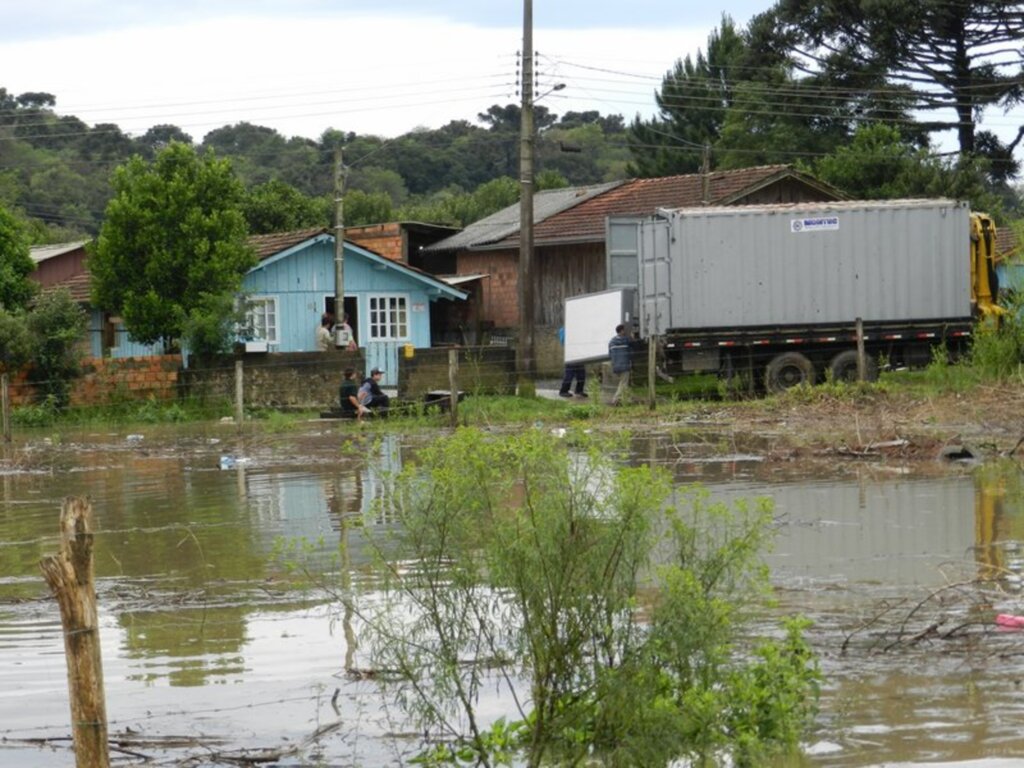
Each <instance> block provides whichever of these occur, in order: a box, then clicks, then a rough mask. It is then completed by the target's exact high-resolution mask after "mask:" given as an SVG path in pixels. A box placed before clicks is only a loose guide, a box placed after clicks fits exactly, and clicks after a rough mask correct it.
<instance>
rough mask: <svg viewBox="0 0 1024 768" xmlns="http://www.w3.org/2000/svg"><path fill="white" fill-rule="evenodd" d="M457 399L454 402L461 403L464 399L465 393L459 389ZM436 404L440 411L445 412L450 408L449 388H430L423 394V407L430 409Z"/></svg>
mask: <svg viewBox="0 0 1024 768" xmlns="http://www.w3.org/2000/svg"><path fill="white" fill-rule="evenodd" d="M457 397H458V400H457V401H456V402H459V403H461V402H462V401H463V400H465V399H466V393H465V392H463V391H462V390H459V392H458V394H457ZM434 406H436V407H437V408H438V409H440V411H441V413H447V412H448V411H450V410H451V409H452V392H451V390H450V389H432V390H430V391H429V392H427V393H426V394H424V395H423V407H424V409H428V410H429V409H430V408H432V407H434Z"/></svg>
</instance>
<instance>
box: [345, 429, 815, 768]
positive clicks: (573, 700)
mask: <svg viewBox="0 0 1024 768" xmlns="http://www.w3.org/2000/svg"><path fill="white" fill-rule="evenodd" d="M566 437H567V438H571V439H558V438H556V437H553V436H551V435H550V434H549V433H548V432H547V431H546V430H527V431H525V432H523V433H522V434H519V435H515V436H506V437H500V436H495V435H488V434H484V433H482V432H479V431H476V430H469V429H462V430H459V431H457V432H456V433H455V434H454V435H452V436H450V437H447V438H445V439H442V440H439V441H437V442H436V443H435V444H433V445H432V446H431V447H429V448H427V449H426V450H424V451H422V452H421V453H420V456H419V463H418V464H417V465H416V466H407V467H406V468H405V469H404V470H403V471H402V472H401V473H400V474H399V475H398V476H396V477H393V478H391V479H390V480H389V493H387V494H386V496H385V502H386V504H387V506H388V510H387V514H388V515H389V517H390V518H391V519H393V520H395V521H396V522H397V523H398V525H397V526H396V530H397V533H396V534H395V535H396V539H397V540H396V541H389V542H386V543H385V542H383V541H379V542H377V543H378V544H379V545H380V546H379V551H380V552H381V555H382V557H381V565H382V567H383V569H384V573H385V584H386V588H385V594H386V599H385V600H384V601H383V603H381V602H380V601H379V600H374V601H372V602H371V603H369V604H368V605H367V606H365V607H361V608H360V607H359V601H358V598H355V604H356V606H357V607H356V610H358V611H359V612H360V614H361V616H362V619H363V622H364V630H363V631H364V633H365V634H364V639H365V640H368V641H369V647H370V649H371V650H370V653H371V657H372V660H373V663H374V666H375V667H376V668H378V669H381V670H387V671H388V673H389V674H388V675H387V676H386V677H387V679H386V680H385V681H384V682H382V685H384V686H385V690H386V691H387V692H388V693H390V694H392V695H393V696H394V698H395V700H396V701H397V703H398V704H400V705H401V706H402V708H403V709H404V710H405V712H406V713H407V714H408V715H410V716H411V717H412V718H413V719H414V720H415V722H416V724H417V726H419V727H420V728H423V729H424V730H425V731H426V732H428V733H431V734H434V735H435V736H436V739H435V740H434V743H433V744H432V746H431V747H430V748H428V749H427V750H426V751H424V753H423V754H422V755H421V756H420V762H423V763H426V764H442V763H449V764H451V763H459V762H462V763H476V764H480V765H498V764H510V763H511V762H513V761H516V762H517V763H519V764H525V765H528V766H539V765H542V764H562V763H565V764H567V765H571V764H579V763H580V762H581V761H584V760H587V759H589V758H591V757H599V758H600V759H601V760H602V761H603V762H604V764H608V765H666V764H667V763H669V762H670V761H671V760H673V759H676V758H690V759H693V760H697V761H710V760H714V759H716V758H718V757H724V756H728V758H729V759H731V760H732V761H733V762H734V763H735V764H737V765H749V764H753V763H754V761H757V760H760V759H762V758H763V757H764V756H766V755H768V754H770V753H772V752H776V751H778V750H791V749H795V748H796V747H797V744H798V742H799V739H800V737H801V735H802V734H803V733H804V732H805V730H806V728H807V727H808V726H809V724H810V720H811V717H812V716H813V712H814V707H815V702H816V693H817V682H818V672H817V664H816V661H815V659H814V657H813V655H812V654H811V652H810V651H809V649H808V647H807V646H806V644H805V643H804V642H803V638H802V634H801V630H802V627H803V625H802V624H800V623H799V622H793V623H790V624H789V625H788V628H787V632H786V635H785V638H784V639H782V640H774V641H773V640H768V641H764V642H763V643H761V644H760V645H759V646H757V647H756V648H755V649H753V650H752V651H751V650H750V649H748V650H747V652H746V653H744V652H742V651H741V649H739V648H737V644H736V638H737V636H738V634H739V630H740V627H741V625H742V623H743V621H744V619H745V618H746V617H748V616H749V615H750V613H751V609H752V608H753V607H755V605H756V603H757V602H758V601H759V600H761V599H762V598H764V597H765V596H766V593H767V589H768V581H767V570H766V568H765V567H764V565H763V563H762V562H761V560H760V557H759V554H760V552H761V551H762V550H763V548H764V547H765V546H766V544H767V543H768V539H769V536H770V527H769V525H770V522H771V510H770V507H769V505H768V504H767V503H758V504H738V505H735V506H732V507H728V506H725V505H722V504H715V503H711V501H710V500H709V498H708V497H707V495H706V494H705V493H703V492H701V491H699V490H694V489H688V490H686V491H679V490H676V491H674V490H673V488H672V485H671V482H670V478H669V476H668V474H667V473H666V472H665V471H663V470H661V469H658V468H652V467H646V466H641V467H628V466H621V465H619V464H618V463H616V462H615V461H614V457H615V456H616V455H618V453H617V450H616V449H615V447H614V446H610V445H609V444H608V443H607V442H601V441H598V440H596V439H594V438H592V437H590V436H588V435H585V434H583V433H582V432H574V433H573V434H571V435H567V436H566ZM496 680H500V681H501V682H502V684H503V685H504V686H506V687H507V689H508V690H509V691H510V692H511V695H510V696H509V709H510V710H513V711H514V715H513V717H512V718H511V719H510V722H508V723H506V721H505V720H498V721H497V722H494V723H492V724H487V723H486V722H484V719H483V718H482V716H481V713H480V712H479V711H478V709H477V706H478V702H479V696H480V693H481V690H482V689H483V687H484V686H485V685H486V686H491V687H493V686H494V685H495V684H496Z"/></svg>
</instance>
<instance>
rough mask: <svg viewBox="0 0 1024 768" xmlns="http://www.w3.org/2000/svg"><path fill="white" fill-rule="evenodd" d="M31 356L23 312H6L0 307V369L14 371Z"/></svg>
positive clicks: (29, 338) (30, 341)
mask: <svg viewBox="0 0 1024 768" xmlns="http://www.w3.org/2000/svg"><path fill="white" fill-rule="evenodd" d="M31 356H32V338H31V336H30V335H29V332H28V325H27V324H26V323H25V313H24V312H8V311H7V310H6V309H4V308H3V307H0V370H2V371H4V372H5V373H14V372H16V371H19V370H21V367H22V366H23V365H25V363H27V362H28V361H29V359H30V358H31Z"/></svg>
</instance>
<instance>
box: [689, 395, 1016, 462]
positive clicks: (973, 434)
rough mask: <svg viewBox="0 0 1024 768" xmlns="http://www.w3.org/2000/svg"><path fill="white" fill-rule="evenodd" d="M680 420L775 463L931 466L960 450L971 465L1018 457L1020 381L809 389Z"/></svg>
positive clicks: (712, 409)
mask: <svg viewBox="0 0 1024 768" xmlns="http://www.w3.org/2000/svg"><path fill="white" fill-rule="evenodd" d="M686 420H687V421H690V422H691V423H692V424H693V426H695V427H696V426H700V425H701V424H704V425H717V426H719V427H720V428H722V429H725V430H728V431H730V432H733V433H736V434H752V435H759V436H761V437H762V438H767V439H768V440H769V443H770V445H771V446H772V450H771V453H772V454H773V456H772V458H775V459H785V458H799V457H801V456H812V455H816V456H821V455H822V454H832V455H836V456H844V455H846V456H851V457H857V456H868V455H875V456H878V455H898V456H899V457H901V458H903V459H911V460H912V459H922V460H933V459H935V458H937V457H941V456H943V455H947V454H957V453H958V451H964V450H966V451H968V452H969V453H970V455H971V456H973V457H974V458H979V459H986V458H994V457H997V456H1013V457H1016V458H1021V457H1024V383H1020V382H1014V383H1011V384H1006V385H1000V386H978V387H975V388H974V389H973V390H972V391H970V392H969V393H945V394H940V395H929V396H921V395H916V394H909V393H906V392H899V391H897V392H878V391H870V392H866V393H858V394H849V395H843V396H841V397H837V396H834V395H830V394H827V393H820V392H815V391H814V390H811V391H810V392H808V393H805V394H799V393H794V394H793V395H786V396H783V397H780V398H775V399H768V400H761V401H752V402H739V403H716V404H711V405H708V406H701V407H700V408H698V409H696V410H695V411H694V413H693V414H692V416H690V417H687V419H686ZM964 458H967V457H966V456H964Z"/></svg>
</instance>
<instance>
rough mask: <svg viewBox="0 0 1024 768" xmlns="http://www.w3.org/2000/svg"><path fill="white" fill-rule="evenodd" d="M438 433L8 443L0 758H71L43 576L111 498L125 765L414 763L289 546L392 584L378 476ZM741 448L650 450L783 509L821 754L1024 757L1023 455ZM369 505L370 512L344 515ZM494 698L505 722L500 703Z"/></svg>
mask: <svg viewBox="0 0 1024 768" xmlns="http://www.w3.org/2000/svg"><path fill="white" fill-rule="evenodd" d="M424 439H429V437H428V436H419V437H417V436H405V437H397V436H391V437H386V438H384V439H383V440H380V439H376V438H368V437H362V436H359V435H355V434H354V433H353V432H352V430H351V427H344V426H343V427H339V426H336V425H319V424H314V425H311V426H310V427H309V429H306V430H303V431H302V432H301V434H295V433H291V432H288V433H282V434H280V435H274V434H270V435H267V436H263V437H261V438H260V439H258V440H255V439H249V440H241V439H239V438H237V437H236V436H235V435H234V433H233V430H232V428H231V427H229V426H220V425H208V426H206V427H201V428H197V427H190V428H187V429H175V430H167V429H164V430H157V429H154V430H149V431H146V432H141V433H139V434H124V433H120V432H110V433H98V432H93V433H85V432H83V433H81V434H65V435H62V436H61V437H60V438H59V439H47V438H46V437H44V436H42V435H33V436H30V437H28V438H25V439H22V440H19V441H16V443H15V444H14V445H13V446H11V447H6V448H3V449H0V450H2V451H3V453H2V454H0V458H2V462H0V765H3V766H18V767H19V768H20V767H21V766H24V767H25V768H38V767H42V766H47V767H48V766H68V765H72V764H73V762H74V760H73V755H72V753H71V752H70V744H69V734H70V728H69V710H68V701H67V681H66V668H65V662H64V649H63V640H62V635H61V628H60V618H59V613H58V610H57V607H56V604H55V603H54V602H53V600H52V599H51V598H49V596H48V595H47V590H46V586H45V584H44V582H43V580H42V577H41V575H40V572H39V568H38V561H39V559H40V557H42V556H44V555H46V554H49V553H51V552H54V551H55V550H56V548H57V539H56V529H57V520H58V517H59V510H60V504H61V499H62V498H63V497H64V496H66V495H71V494H75V495H80V494H87V495H89V496H90V497H91V499H92V502H93V508H94V512H95V516H96V549H95V562H96V572H97V588H98V593H99V599H100V613H101V642H102V647H103V664H104V674H105V687H106V696H107V714H108V719H109V723H110V725H109V731H110V733H111V735H112V737H116V738H117V742H118V744H119V750H118V751H115V752H114V753H113V758H114V760H115V762H116V763H120V764H130V763H132V762H137V759H135V758H134V757H133V756H132V754H131V753H136V755H145V756H147V757H149V758H151V759H152V760H153V761H154V762H155V763H157V764H183V761H186V760H190V759H191V760H192V761H193V762H192V763H190V764H203V765H212V764H218V763H219V762H220V763H224V764H228V761H229V758H232V757H237V756H239V755H242V754H244V755H246V756H248V757H250V758H251V757H253V756H254V755H256V754H257V751H258V750H265V753H263V754H265V755H273V756H274V757H276V758H277V760H276V764H279V765H360V766H377V765H381V766H382V765H396V764H401V763H402V762H403V761H406V760H407V759H408V758H409V757H410V756H412V755H414V754H415V753H416V752H417V751H418V749H419V748H420V746H421V743H420V740H419V737H418V735H417V734H413V733H410V729H409V727H408V725H407V724H405V723H403V721H402V719H401V717H400V715H399V713H398V712H397V711H396V710H395V709H394V708H393V707H392V706H389V705H388V704H387V702H384V701H382V700H381V698H380V696H379V693H378V691H377V688H376V685H375V684H374V683H373V681H372V680H353V679H350V678H349V677H347V676H346V675H345V674H344V671H343V670H344V669H345V667H346V654H350V655H349V660H350V661H354V662H355V665H356V666H359V660H360V653H359V651H358V650H355V649H353V648H351V647H350V646H349V644H348V643H347V642H346V634H345V631H344V630H345V628H346V626H347V623H346V622H345V621H344V616H343V614H342V613H341V612H340V611H339V606H338V604H337V601H336V600H334V599H332V598H331V597H329V596H327V595H324V594H323V593H321V592H319V591H317V590H315V589H306V590H296V589H294V588H291V587H290V586H289V584H290V581H289V579H288V578H287V572H286V564H287V562H288V561H289V559H290V558H294V559H297V558H298V557H299V555H298V554H297V552H296V551H295V550H289V549H288V547H287V546H284V549H283V550H282V546H283V545H285V544H286V543H287V542H295V541H298V540H304V541H306V542H312V543H315V544H316V547H315V549H316V551H317V552H318V553H321V554H319V555H317V556H315V557H314V561H312V563H311V564H312V566H313V567H314V568H319V569H321V570H322V571H323V572H329V571H337V570H338V569H339V565H338V562H337V561H336V559H335V556H336V555H337V553H338V552H342V553H343V554H344V556H345V560H344V563H345V565H344V566H343V567H341V570H342V571H344V573H345V574H346V575H347V578H351V579H353V580H355V582H356V583H357V584H358V585H361V589H362V591H363V593H365V594H367V595H371V596H372V594H373V588H374V587H373V578H372V575H371V573H372V571H371V569H370V568H369V562H370V555H369V553H368V551H367V547H366V545H365V536H366V535H367V533H368V532H369V531H375V530H381V529H384V528H387V527H388V526H389V525H390V524H391V521H389V520H387V519H380V518H379V517H375V516H374V514H375V513H374V512H373V511H372V510H373V509H374V505H373V501H374V499H375V498H377V497H378V496H379V494H380V493H381V490H382V484H381V472H382V471H390V470H394V469H397V468H399V467H400V466H401V464H402V462H403V461H406V460H408V457H409V456H410V454H411V453H414V452H415V450H416V446H417V444H421V443H422V441H423V440H424ZM353 441H354V442H353ZM740 442H742V443H743V444H742V445H738V444H737V441H736V439H735V438H733V437H728V436H722V435H716V434H712V433H695V432H694V433H688V434H687V435H667V434H666V435H652V436H648V437H646V438H643V439H637V440H635V441H634V443H633V455H632V457H631V458H630V460H631V461H636V462H641V461H653V462H656V463H659V464H662V465H664V466H666V467H668V468H669V469H670V470H671V472H672V473H673V476H674V477H675V478H676V480H677V481H678V483H679V484H680V485H685V484H690V483H693V482H700V483H702V484H704V485H705V486H706V487H707V488H708V489H709V490H710V492H711V494H712V497H713V498H715V499H719V500H722V501H726V502H728V501H731V500H733V499H739V498H754V497H762V496H768V497H771V498H772V499H773V500H774V503H775V509H776V515H777V520H778V537H777V540H776V544H775V548H774V551H773V552H772V553H771V554H770V555H769V556H768V562H769V564H770V567H771V570H772V575H773V582H774V583H775V585H776V587H777V590H778V601H779V606H778V607H777V608H776V609H775V610H776V611H779V612H800V613H803V614H805V615H807V616H808V617H810V618H811V619H812V620H813V621H814V625H813V627H812V628H811V630H810V631H809V637H810V639H811V641H812V643H813V645H814V647H815V648H816V650H817V651H818V652H819V654H820V655H821V663H822V670H823V672H824V674H825V684H824V688H823V691H822V701H821V703H822V707H821V714H820V717H819V727H818V729H817V732H816V733H815V734H814V737H813V739H812V740H811V742H810V743H809V744H808V745H807V749H806V752H807V756H806V758H805V759H804V760H803V761H802V762H803V764H805V765H813V766H873V765H904V764H905V765H933V764H935V765H947V766H952V765H969V766H972V767H975V768H981V767H982V766H985V767H987V768H992V767H994V766H1003V765H1014V764H1018V763H1020V764H1024V731H1022V728H1021V726H1022V724H1024V631H1022V632H1013V631H997V630H996V628H995V626H994V624H993V621H992V619H993V617H994V615H995V614H996V613H997V612H1005V613H1024V600H1021V599H1020V593H1019V592H1017V591H1015V589H1016V583H1017V582H1016V580H1015V579H1014V573H1015V570H1016V569H1017V568H1019V566H1020V563H1019V562H1018V561H1019V560H1020V559H1021V554H1020V550H1018V549H1015V548H1014V547H1015V545H1014V544H1013V542H1017V541H1024V493H1022V491H1021V489H1022V487H1024V483H1022V480H1021V473H1020V469H1019V467H1017V466H1016V465H1007V466H968V465H956V466H952V465H947V466H938V465H933V464H925V465H922V464H916V465H911V466H903V465H900V464H897V463H893V462H891V461H884V460H881V459H878V460H870V459H868V460H864V461H858V462H850V461H837V462H834V463H830V462H827V461H826V462H821V461H818V462H813V463H810V462H804V463H802V462H789V463H786V464H784V465H779V464H778V463H772V462H768V461H765V460H763V457H762V455H761V454H760V453H759V445H758V443H757V440H756V439H749V440H746V441H740ZM343 444H347V446H348V448H352V447H355V448H356V449H357V450H355V451H352V450H348V449H346V450H342V445H343ZM346 515H347V516H349V517H348V519H352V518H353V517H356V516H358V517H360V518H361V519H362V520H364V521H365V526H363V527H359V528H354V529H353V528H349V527H348V526H343V525H342V524H341V520H342V517H343V516H346ZM342 544H344V546H341V545H342ZM316 557H319V558H322V560H321V561H317V560H316ZM335 576H338V574H337V573H335ZM1006 577H1008V578H1006ZM981 578H984V579H986V581H985V582H984V583H983V584H982V583H979V581H978V580H979V579H981ZM932 625H935V628H933V629H932V630H931V631H929V627H932ZM947 634H948V636H947ZM483 708H484V710H485V711H486V712H487V713H489V714H490V715H492V716H496V715H498V714H501V712H502V703H501V699H500V697H499V698H495V699H494V700H491V701H487V702H484V703H483ZM318 729H319V735H318V736H317V737H315V738H314V734H317V733H318Z"/></svg>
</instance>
